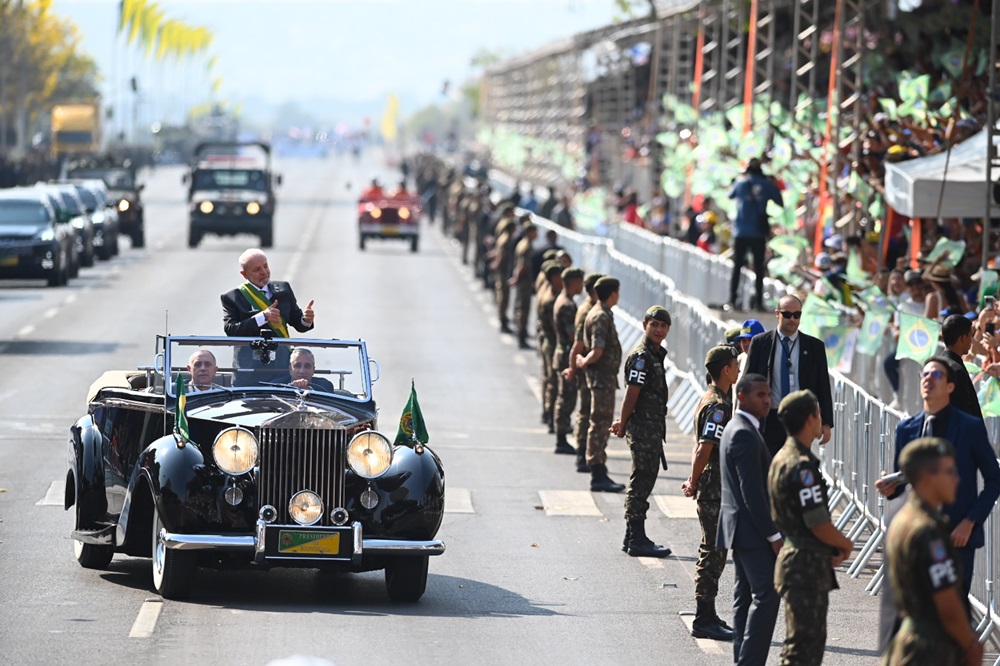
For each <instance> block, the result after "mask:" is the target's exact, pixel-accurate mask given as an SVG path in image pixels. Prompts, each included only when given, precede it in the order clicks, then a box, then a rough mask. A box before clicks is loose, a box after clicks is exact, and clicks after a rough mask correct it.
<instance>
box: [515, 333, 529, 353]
mask: <svg viewBox="0 0 1000 666" xmlns="http://www.w3.org/2000/svg"><path fill="white" fill-rule="evenodd" d="M517 348H518V349H531V345H529V344H528V334H527V333H518V334H517Z"/></svg>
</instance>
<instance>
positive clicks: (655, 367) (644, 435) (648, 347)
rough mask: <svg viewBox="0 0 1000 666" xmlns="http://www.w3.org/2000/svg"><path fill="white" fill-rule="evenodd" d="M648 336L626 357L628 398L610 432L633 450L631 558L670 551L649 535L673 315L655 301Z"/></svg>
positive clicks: (628, 525)
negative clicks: (666, 345)
mask: <svg viewBox="0 0 1000 666" xmlns="http://www.w3.org/2000/svg"><path fill="white" fill-rule="evenodd" d="M642 329H643V331H644V332H645V335H644V336H643V339H642V340H640V341H639V342H637V343H636V345H635V347H633V348H632V350H631V351H630V352H629V353H628V356H627V357H625V397H624V398H622V411H621V416H620V417H619V418H618V420H617V421H615V422H614V423H612V424H611V432H612V433H614V434H615V435H616V436H618V437H622V436H627V438H628V440H627V441H628V448H629V451H630V452H631V453H632V475H631V476H630V477H629V479H628V489H627V491H626V495H625V543H624V546H625V552H626V553H628V554H629V555H631V556H632V557H666V556H668V555H670V549H669V548H664V547H663V546H660V545H657V544H655V543H653V541H652V540H651V539H650V538H649V537H647V536H646V512H647V511H648V510H649V496H650V495H651V494H652V493H653V486H654V485H656V475H657V473H658V472H659V470H660V461H661V460H662V461H664V463H663V467H664V469H666V466H667V465H666V458H665V457H664V455H663V441H664V440H665V439H666V438H667V399H668V398H669V397H670V396H669V395H668V391H667V374H666V370H665V369H664V367H663V361H664V360H665V359H666V358H667V350H666V349H664V347H663V341H664V340H665V339H666V338H667V333H669V332H670V313H669V312H667V310H666V308H664V307H661V306H659V305H654V306H653V307H651V308H649V309H648V310H647V311H646V314H645V316H644V317H643V318H642Z"/></svg>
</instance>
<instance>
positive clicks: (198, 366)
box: [187, 349, 223, 393]
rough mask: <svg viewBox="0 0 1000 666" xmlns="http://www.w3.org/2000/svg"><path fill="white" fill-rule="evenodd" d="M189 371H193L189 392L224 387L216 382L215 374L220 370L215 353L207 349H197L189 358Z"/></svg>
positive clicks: (188, 387)
mask: <svg viewBox="0 0 1000 666" xmlns="http://www.w3.org/2000/svg"><path fill="white" fill-rule="evenodd" d="M187 369H188V372H189V373H191V381H190V382H188V386H187V392H188V393H200V392H202V391H211V390H212V389H218V388H223V387H221V386H219V385H218V384H215V383H214V382H215V374H216V373H217V372H218V371H219V366H218V365H217V364H216V362H215V354H213V353H212V352H210V351H209V350H207V349H197V350H195V352H194V353H193V354H191V358H189V359H188V365H187Z"/></svg>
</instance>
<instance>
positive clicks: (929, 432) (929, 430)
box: [920, 414, 934, 437]
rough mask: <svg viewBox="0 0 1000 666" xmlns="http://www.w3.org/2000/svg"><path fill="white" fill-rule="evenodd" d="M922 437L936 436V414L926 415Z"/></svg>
mask: <svg viewBox="0 0 1000 666" xmlns="http://www.w3.org/2000/svg"><path fill="white" fill-rule="evenodd" d="M920 436H921V437H933V436H934V415H933V414H928V415H927V416H925V417H924V429H923V430H922V431H921V432H920Z"/></svg>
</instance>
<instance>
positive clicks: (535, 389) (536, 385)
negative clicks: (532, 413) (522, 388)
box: [524, 375, 542, 404]
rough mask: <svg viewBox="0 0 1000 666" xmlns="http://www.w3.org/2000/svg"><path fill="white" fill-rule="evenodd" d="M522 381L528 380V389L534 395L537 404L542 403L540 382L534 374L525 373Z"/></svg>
mask: <svg viewBox="0 0 1000 666" xmlns="http://www.w3.org/2000/svg"><path fill="white" fill-rule="evenodd" d="M524 381H526V382H528V389H529V390H530V391H531V392H532V393H533V394H534V395H535V400H537V401H538V404H542V382H541V380H539V379H538V377H535V376H534V375H525V376H524Z"/></svg>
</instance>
